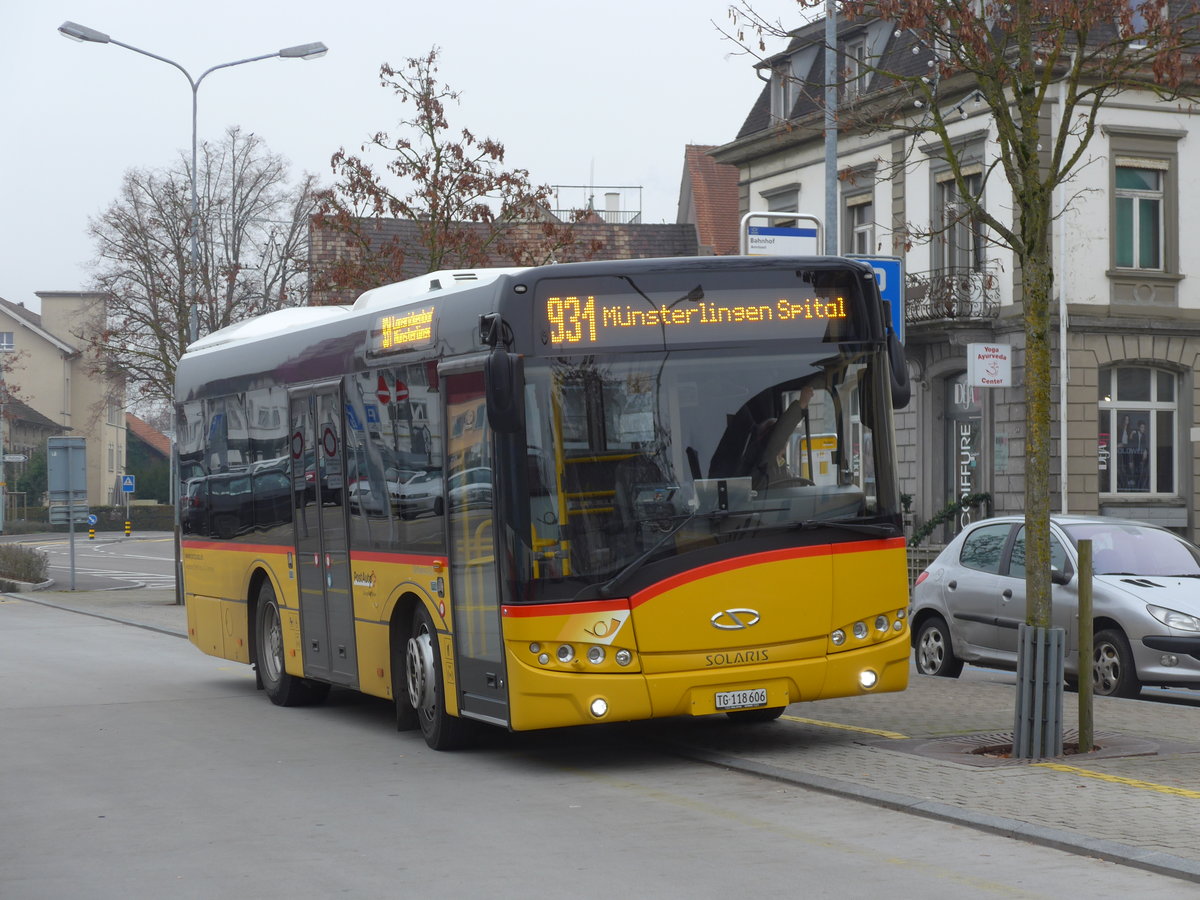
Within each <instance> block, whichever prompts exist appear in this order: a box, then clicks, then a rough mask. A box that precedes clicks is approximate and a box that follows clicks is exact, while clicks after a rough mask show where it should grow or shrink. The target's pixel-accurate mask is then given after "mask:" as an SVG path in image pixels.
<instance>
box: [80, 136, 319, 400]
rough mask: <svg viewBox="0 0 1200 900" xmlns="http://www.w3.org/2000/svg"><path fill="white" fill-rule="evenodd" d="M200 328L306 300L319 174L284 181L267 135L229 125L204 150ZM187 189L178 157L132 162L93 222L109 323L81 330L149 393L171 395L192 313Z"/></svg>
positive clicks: (282, 165) (98, 283)
mask: <svg viewBox="0 0 1200 900" xmlns="http://www.w3.org/2000/svg"><path fill="white" fill-rule="evenodd" d="M198 159H199V161H198V169H199V171H198V188H197V192H198V194H199V200H200V202H199V216H198V219H197V229H198V234H199V246H200V260H199V271H198V272H197V273H196V274H197V281H198V283H199V299H198V310H197V311H198V315H199V322H200V333H201V334H204V333H207V332H211V331H215V330H217V329H219V328H223V327H225V326H226V325H229V324H231V323H233V322H236V321H238V320H240V319H244V318H247V317H249V316H253V315H258V314H259V313H263V312H268V311H270V310H274V309H279V308H281V307H284V306H294V305H297V304H299V303H301V302H302V301H303V299H304V291H305V289H306V278H307V225H308V220H309V217H310V215H311V213H312V209H313V193H314V187H315V185H314V178H313V176H310V175H306V176H304V177H303V178H301V179H300V181H299V183H298V184H296V185H290V184H289V183H288V177H289V176H288V167H287V163H286V162H285V161H284V160H283V158H282V157H280V156H278V155H276V154H274V153H271V152H270V151H269V150H268V149H267V147H266V145H265V144H264V143H263V141H262V139H261V138H258V137H256V136H255V135H254V134H247V133H245V132H243V131H241V129H239V128H236V127H235V128H230V129H228V131H227V132H226V133H225V137H224V139H223V140H222V141H221V142H220V143H218V144H209V143H207V142H206V143H204V144H203V145H202V147H201V150H200V154H199V157H198ZM190 218H191V187H190V182H189V179H188V166H187V163H186V161H184V160H182V159H181V161H180V163H179V164H177V165H176V166H174V167H171V168H168V169H157V170H148V169H131V170H129V171H128V172H126V173H125V177H124V179H123V181H122V184H121V193H120V196H119V197H118V198H117V199H116V200H115V201H113V203H112V205H111V206H110V207H109V208H108V209H107V210H106V211H105V212H104V213H103V214H101V215H100V216H99V217H97V218H95V219H92V220H91V221H90V222H89V232H90V234H91V235H92V237H93V239H94V240H95V243H96V250H97V256H96V260H95V262H94V267H95V271H96V279H95V288H96V289H97V290H101V291H104V292H106V293H107V294H108V295H109V297H108V303H107V306H108V314H107V323H106V327H105V328H103V329H102V330H100V331H99V332H98V333H94V334H91V335H78V337H80V338H81V339H85V340H86V341H87V342H88V343H90V344H91V345H93V346H95V347H96V348H97V349H98V350H99V351H101V356H102V358H103V359H105V360H106V363H107V364H109V365H113V366H116V367H117V368H119V369H121V370H123V371H124V372H125V374H126V376H127V378H128V381H129V385H130V389H131V390H132V391H133V392H134V393H135V394H138V395H140V396H142V397H144V398H145V399H146V400H149V401H156V400H157V401H164V400H169V399H170V397H171V394H172V384H173V382H174V378H175V363H176V361H177V360H178V359H179V357H180V356H181V355H182V353H183V351H184V350H185V349H186V346H187V342H188V322H189V317H190V315H191V312H192V301H191V284H192V282H191V276H192V262H191V249H190Z"/></svg>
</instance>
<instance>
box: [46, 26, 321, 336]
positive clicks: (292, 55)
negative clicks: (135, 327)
mask: <svg viewBox="0 0 1200 900" xmlns="http://www.w3.org/2000/svg"><path fill="white" fill-rule="evenodd" d="M58 32H59V34H61V35H62V36H63V37H68V38H70V39H71V40H73V41H88V42H91V43H94V44H116V45H117V46H118V47H124V48H125V49H126V50H132V51H133V52H134V53H140V54H142V56H149V57H150V58H151V59H157V60H161V61H162V62H165V63H167V64H168V65H172V66H174V67H175V68H176V69H178V70H179V71H180V72H182V73H183V77H184V78H186V79H187V80H188V84H189V85H190V86H191V89H192V170H191V187H192V216H191V222H190V224H189V228H188V231H189V237H190V241H191V256H192V277H191V300H192V304H191V311H190V313H189V315H188V339H189V340H190V341H194V340H196V339H197V338H198V337H199V336H200V312H199V309H198V297H199V293H200V291H199V286H198V282H197V279H198V278H199V271H200V243H199V240H200V239H199V235H198V233H197V220H198V218H199V215H200V197H199V194H198V192H197V186H196V100H197V97H198V95H199V92H200V83H201V82H202V81H204V79H205V77H207V76H208V74H209V73H210V72H215V71H217V69H228V68H229V67H230V66H240V65H243V64H245V63H252V62H258V61H259V60H260V59H274V58H275V57H280V58H281V59H317V58H318V57H321V56H324V55H325V54H326V53H327V52H329V48H328V47H326V46H325V45H324V44H322V43H321V42H320V41H316V42H314V43H311V44H297V45H296V46H295V47H285V48H283V49H282V50H276V51H275V52H274V53H264V54H262V55H261V56H250V57H247V58H246V59H235V60H234V61H233V62H227V63H221V64H220V65H216V66H212V67H211V68H208V69H205V70H204V72H202V73H201V75H200V77H199V78H192V76H191V73H190V72H188V70H187V69H185V68H184V67H183V66H181V65H180V64H179V63H177V62H175V60H173V59H167V58H166V57H165V56H159V55H158V54H157V53H150V52H149V51H148V50H142V49H141V48H140V47H134V46H133V45H131V44H125V43H122V42H121V41H118V40H114V39H113V38H110V37H109V36H108V35H107V34H105V33H104V32H102V31H96V30H95V29H94V28H88V27H87V26H86V25H79V24H77V23H75V22H63V23H62V24H61V25H59V26H58Z"/></svg>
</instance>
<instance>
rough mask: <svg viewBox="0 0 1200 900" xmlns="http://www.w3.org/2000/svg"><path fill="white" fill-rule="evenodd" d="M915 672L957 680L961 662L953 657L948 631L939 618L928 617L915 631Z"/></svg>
mask: <svg viewBox="0 0 1200 900" xmlns="http://www.w3.org/2000/svg"><path fill="white" fill-rule="evenodd" d="M916 651H917V671H918V672H920V673H921V674H922V675H938V676H941V677H943V678H957V677H958V675H959V673H960V672H962V667H963V662H962V660H961V659H959V658H958V657H957V656H955V655H954V648H953V647H952V646H951V644H950V629H949V628H948V627H947V626H946V620H945V619H943V618H942V617H941V616H930V617H929V618H928V619H926V620H925V621H924V622H922V623H921V627H920V628H919V629H917V642H916Z"/></svg>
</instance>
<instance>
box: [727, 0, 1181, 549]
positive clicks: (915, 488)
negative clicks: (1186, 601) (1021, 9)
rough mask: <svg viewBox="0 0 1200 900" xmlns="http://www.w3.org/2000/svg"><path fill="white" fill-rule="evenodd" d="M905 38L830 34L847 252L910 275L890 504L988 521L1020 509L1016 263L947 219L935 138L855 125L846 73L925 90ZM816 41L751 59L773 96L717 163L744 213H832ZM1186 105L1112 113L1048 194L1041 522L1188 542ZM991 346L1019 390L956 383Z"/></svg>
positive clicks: (1053, 102)
mask: <svg viewBox="0 0 1200 900" xmlns="http://www.w3.org/2000/svg"><path fill="white" fill-rule="evenodd" d="M914 40H915V38H914V37H913V36H912V35H911V34H910V33H908V32H903V33H900V34H897V32H896V31H895V30H894V29H893V27H892V26H891V25H889V24H888V23H885V22H880V21H868V22H863V21H858V22H846V23H842V25H841V27H840V28H839V31H838V44H839V49H840V50H841V51H842V53H843V56H842V59H841V60H840V61H839V71H840V72H841V73H842V77H843V78H844V84H843V85H842V88H841V97H842V100H841V101H840V102H841V103H843V104H845V105H844V107H843V114H842V115H841V116H839V122H840V123H841V124H840V125H839V132H840V133H839V143H838V162H837V165H838V178H837V180H836V190H837V191H838V197H837V209H838V224H837V235H838V248H839V250H838V252H841V253H845V254H873V255H883V256H899V257H902V258H903V260H904V266H905V272H906V291H905V305H906V309H905V330H906V334H905V344H906V348H907V350H908V357H909V368H910V372H911V374H912V377H913V381H914V391H913V398H912V401H911V403H910V404H909V405H908V407H907V408H906V409H905V410H903V411H902V412H900V413H898V414H897V419H896V423H897V438H898V443H899V446H900V454H901V461H902V468H901V473H902V490H903V491H904V492H905V493H906V494H910V495H911V496H912V498H913V500H912V511H913V513H914V514H915V517H916V521H917V523H918V524H919V523H920V522H922V521H926V520H928V519H929V518H930V517H933V516H935V515H936V514H938V513H939V512H941V511H943V510H944V509H945V507H946V506H947V505H948V504H949V503H952V502H954V501H955V499H956V498H960V497H962V496H964V495H967V494H975V493H987V494H990V495H991V497H992V512H994V513H997V514H999V513H1007V512H1019V511H1021V510H1022V509H1023V506H1024V490H1025V483H1024V477H1023V476H1024V453H1025V448H1024V441H1025V436H1026V420H1025V407H1024V390H1023V387H1022V376H1023V366H1024V354H1023V345H1024V321H1023V318H1022V306H1021V285H1020V272H1019V271H1017V267H1016V265H1015V264H1014V257H1013V254H1012V253H1011V252H1010V251H1008V250H1007V249H1005V248H1001V247H999V246H997V245H996V244H994V243H990V242H989V241H988V239H987V232H986V229H984V228H983V227H981V226H979V225H977V224H976V223H975V222H973V221H972V220H971V219H970V218H963V219H961V220H958V221H955V212H956V210H959V209H961V206H960V205H959V199H958V188H957V187H956V184H955V181H954V179H953V177H952V176H951V173H950V168H949V166H948V164H947V163H946V161H945V158H944V151H943V149H942V145H941V143H940V141H938V140H937V139H936V137H935V135H934V134H933V133H932V132H927V133H926V134H924V135H917V136H915V137H910V138H908V139H905V138H904V137H903V136H899V135H898V134H897V133H896V132H892V131H874V132H868V131H866V130H864V129H861V128H858V129H856V128H854V127H853V111H854V106H855V104H854V100H855V98H856V96H864V95H867V94H869V93H870V92H871V91H873V90H875V88H876V86H875V85H874V84H873V83H872V79H875V78H879V76H875V75H871V74H870V73H867V72H866V71H865V69H860V68H859V67H858V64H857V62H856V60H859V59H862V58H863V57H864V56H866V57H868V58H879V59H880V60H881V62H880V66H881V67H886V68H889V69H890V70H892V71H903V72H906V73H912V74H916V73H920V72H921V71H925V70H928V60H929V58H930V51H928V50H927V49H925V48H923V47H921V46H919V45H916V46H917V47H918V49H917V52H913V47H914V45H915V44H914ZM823 43H824V24H823V23H822V22H816V23H813V24H811V25H809V26H806V27H804V28H802V29H800V30H798V31H796V32H794V33H793V40H792V41H791V44H790V46H789V47H788V49H787V50H786V51H785V52H783V53H781V54H778V55H777V56H775V57H773V58H771V59H768V60H766V61H764V62H763V63H761V64H760V71H761V73H762V75H763V77H764V80H767V84H766V85H765V86H764V88H763V91H762V94H761V96H760V97H759V100H758V102H757V103H756V104H755V106H754V108H753V109H752V110H751V112H750V114H749V116H748V117H747V119H746V122H745V124H744V126H743V128H742V130H741V132H740V133H739V134H738V136H737V138H736V139H735V140H733V141H731V142H730V143H728V144H725V145H724V146H722V147H719V148H717V149H716V150H715V151H714V152H713V156H714V157H715V158H716V159H717V160H718V161H719V162H723V163H730V164H734V165H737V166H738V167H739V169H740V172H741V179H740V201H739V202H740V207H741V212H742V213H745V212H747V211H758V210H768V211H781V212H782V211H788V212H806V213H814V214H817V215H819V216H822V217H823V212H824V210H825V183H826V179H825V166H824V152H825V151H824V146H825V141H824V135H823V128H822V125H823V110H822V107H821V105H820V100H821V96H822V92H823V83H824V77H823V71H824V51H823V46H822V45H823ZM768 79H769V80H768ZM944 88H945V90H944V91H943V92H942V93H940V94H939V102H940V103H941V108H942V109H944V110H953V116H951V117H950V119H951V120H952V121H953V123H954V124H953V143H954V146H955V147H956V149H957V150H958V152H959V155H960V160H964V159H965V160H966V164H965V166H964V168H963V174H964V176H965V177H966V180H967V182H968V190H970V191H972V192H979V191H982V198H983V203H984V205H985V207H986V209H987V210H988V211H989V213H990V214H991V215H993V216H995V217H996V218H997V219H999V220H1000V221H1002V222H1003V221H1011V217H1012V210H1013V202H1012V195H1011V191H1010V189H1009V186H1008V184H1007V182H1006V181H1005V179H1004V173H1003V171H1001V170H996V171H993V172H991V174H990V175H989V174H988V172H989V168H990V166H991V164H992V163H993V162H995V160H996V147H997V145H996V129H995V124H994V122H993V120H992V116H991V114H990V111H989V109H988V108H987V106H986V105H985V104H983V103H982V102H979V100H978V98H977V97H976V95H975V94H974V91H973V89H972V85H971V83H968V82H958V83H957V84H953V83H947V84H946V85H945V86H944ZM1060 96H1061V95H1053V94H1052V96H1051V99H1050V102H1049V103H1048V104H1047V105H1046V107H1045V109H1046V110H1047V112H1046V113H1045V115H1044V116H1043V121H1042V122H1041V127H1042V129H1043V130H1044V132H1045V134H1046V135H1047V139H1046V141H1045V143H1044V144H1043V147H1044V148H1048V147H1049V146H1051V134H1052V133H1053V130H1054V129H1055V128H1056V127H1057V125H1058V120H1059V117H1060V115H1061V105H1060V104H1059V103H1058V102H1057V98H1058V97H1060ZM907 109H908V110H909V112H907V113H906V115H908V116H909V117H910V118H908V121H909V122H910V123H917V124H919V123H920V121H921V116H922V115H925V114H927V112H928V110H927V109H924V108H922V107H920V106H917V105H915V104H914V103H913V102H912V101H911V98H910V100H909V102H908V106H907ZM1198 109H1200V108H1197V107H1193V106H1188V105H1186V104H1182V103H1179V102H1164V101H1160V100H1158V99H1157V98H1155V97H1154V96H1153V95H1152V94H1150V93H1149V92H1144V93H1136V92H1129V93H1124V94H1121V95H1119V96H1117V97H1116V98H1114V99H1113V100H1112V101H1110V102H1108V103H1107V104H1106V105H1105V106H1104V108H1103V109H1102V110H1101V111H1100V115H1099V119H1098V127H1097V130H1096V134H1095V137H1094V138H1093V140H1092V141H1091V143H1090V145H1089V146H1088V149H1087V151H1086V153H1085V155H1084V157H1083V159H1082V160H1081V161H1080V164H1079V165H1078V166H1077V167H1076V169H1075V177H1074V179H1073V180H1072V181H1071V182H1070V183H1069V184H1067V185H1064V186H1063V187H1061V188H1060V189H1059V190H1058V192H1057V194H1056V197H1055V201H1054V202H1055V208H1056V211H1057V212H1058V213H1059V215H1058V217H1057V218H1056V221H1055V223H1054V225H1053V230H1052V241H1053V247H1054V270H1055V292H1056V297H1055V298H1054V301H1053V303H1054V304H1055V314H1054V317H1053V322H1052V329H1053V332H1054V335H1053V343H1054V350H1053V352H1054V366H1053V371H1052V380H1053V387H1052V402H1053V407H1054V408H1053V411H1052V417H1053V437H1054V443H1053V450H1052V455H1053V461H1052V481H1053V484H1052V486H1051V490H1052V495H1053V496H1052V506H1053V508H1054V509H1056V510H1063V509H1066V510H1067V511H1069V512H1076V513H1096V512H1100V513H1103V514H1107V515H1119V516H1126V517H1131V518H1137V519H1142V520H1146V521H1152V522H1157V523H1160V524H1163V525H1167V526H1169V527H1172V528H1175V529H1178V530H1180V531H1181V533H1184V534H1187V535H1188V536H1191V537H1195V536H1196V528H1197V524H1198V519H1197V512H1198V511H1200V453H1198V450H1197V443H1196V441H1200V406H1198V404H1197V383H1196V369H1197V356H1198V355H1200V284H1197V283H1196V279H1195V275H1196V274H1197V268H1198V267H1200V256H1196V257H1193V256H1192V255H1191V254H1190V253H1189V251H1188V247H1189V244H1188V241H1187V239H1186V237H1184V236H1186V235H1187V234H1197V233H1200V230H1198V231H1193V228H1200V204H1198V205H1197V206H1192V205H1191V204H1190V203H1188V202H1187V201H1186V196H1185V195H1184V194H1183V193H1182V192H1183V191H1184V190H1185V189H1186V186H1185V185H1184V184H1182V183H1181V182H1182V179H1181V175H1180V173H1181V172H1183V171H1187V170H1188V168H1189V166H1188V163H1189V160H1190V159H1192V158H1196V159H1197V161H1198V162H1200V148H1198V147H1197V144H1198V141H1197V139H1196V137H1195V136H1189V129H1190V126H1191V125H1192V124H1193V120H1194V116H1195V113H1196V112H1197V111H1198ZM1189 274H1190V275H1192V276H1193V277H1192V278H1191V279H1189V278H1188V276H1189ZM1064 310H1065V334H1066V340H1065V354H1063V353H1062V350H1063V347H1064V344H1063V342H1062V341H1061V340H1060V330H1059V329H1060V322H1062V321H1063V319H1062V316H1061V315H1060V313H1061V311H1064ZM983 342H995V343H1000V344H1009V345H1012V348H1013V376H1014V385H1015V386H1014V387H1011V388H1003V389H999V388H997V389H990V388H988V389H985V388H973V387H970V386H969V385H968V384H967V379H966V369H967V345H968V344H974V343H983ZM1064 356H1065V373H1066V377H1065V380H1064V378H1063V373H1064V366H1063V361H1064V360H1063V357H1064ZM1064 428H1065V434H1066V438H1067V439H1066V441H1065V443H1064V442H1063V441H1062V435H1063V433H1064ZM943 536H944V535H943Z"/></svg>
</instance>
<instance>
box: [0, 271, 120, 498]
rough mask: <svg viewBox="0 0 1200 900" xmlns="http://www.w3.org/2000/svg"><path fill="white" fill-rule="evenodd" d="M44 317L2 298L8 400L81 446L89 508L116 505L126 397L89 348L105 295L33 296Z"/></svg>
mask: <svg viewBox="0 0 1200 900" xmlns="http://www.w3.org/2000/svg"><path fill="white" fill-rule="evenodd" d="M37 296H38V298H39V299H40V300H41V302H42V312H41V314H40V315H39V314H38V313H35V312H33V311H32V310H29V309H26V308H25V305H24V304H21V303H11V302H9V301H7V300H3V299H0V354H4V358H3V364H4V380H5V382H6V385H7V387H8V389H9V390H10V391H11V393H12V394H13V395H14V396H15V397H18V398H19V399H20V400H22V401H23V402H24V403H26V404H27V405H28V406H29V407H31V408H32V409H33V410H35V411H37V412H38V413H41V414H42V415H43V416H45V417H46V418H47V419H49V420H50V421H51V422H53V423H55V424H56V425H59V426H61V427H62V433H63V434H66V435H69V436H72V437H82V438H85V439H86V440H87V484H88V505H89V506H104V505H108V504H112V503H114V502H119V501H120V500H121V499H122V497H121V487H120V476H121V475H122V474H124V472H125V415H124V404H125V392H124V385H123V383H122V381H121V379H120V378H119V377H118V376H116V375H114V374H112V373H110V372H109V371H108V370H107V369H106V367H105V366H104V365H103V364H102V362H101V361H100V358H99V357H98V356H97V355H96V354H95V352H94V351H93V350H91V349H90V348H89V341H88V337H89V334H91V333H92V332H94V331H96V330H97V329H99V328H102V327H103V326H104V313H105V295H104V294H101V293H92V292H80V291H38V294H37Z"/></svg>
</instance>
